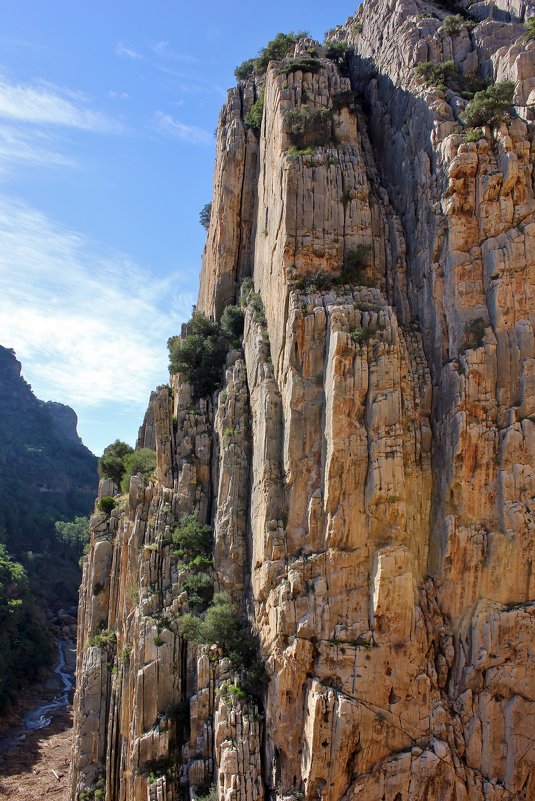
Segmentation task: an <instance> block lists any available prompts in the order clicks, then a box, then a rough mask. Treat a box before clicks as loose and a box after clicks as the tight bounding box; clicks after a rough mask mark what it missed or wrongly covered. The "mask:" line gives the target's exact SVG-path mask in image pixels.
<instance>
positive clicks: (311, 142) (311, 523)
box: [72, 0, 535, 801]
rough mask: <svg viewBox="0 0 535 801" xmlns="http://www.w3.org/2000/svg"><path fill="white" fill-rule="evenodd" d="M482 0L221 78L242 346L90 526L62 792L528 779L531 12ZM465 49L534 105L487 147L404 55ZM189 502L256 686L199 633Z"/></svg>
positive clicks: (408, 800)
mask: <svg viewBox="0 0 535 801" xmlns="http://www.w3.org/2000/svg"><path fill="white" fill-rule="evenodd" d="M476 5H477V6H478V7H481V8H479V12H480V13H478V18H479V19H481V22H479V23H478V24H476V25H475V26H474V25H466V24H465V22H464V21H463V19H464V18H463V19H461V20H460V22H459V21H458V23H457V32H456V33H451V24H450V25H448V24H446V26H444V19H445V18H446V17H447V16H448V12H447V11H445V10H444V9H442V8H440V7H438V6H433V5H431V4H429V3H426V4H424V3H419V2H418V3H417V2H412V0H396V2H395V3H393V4H390V5H387V4H386V3H384V0H366V2H365V3H364V4H363V5H362V6H361V7H360V8H359V10H358V11H357V14H356V15H355V17H353V18H350V19H349V20H348V21H347V22H346V24H345V25H343V26H340V27H339V28H336V29H334V30H333V31H332V32H331V34H330V36H331V38H332V39H334V40H338V41H347V42H349V43H350V44H351V46H352V51H351V54H350V55H349V56H348V58H347V60H346V62H345V67H344V68H342V69H340V67H339V66H337V64H336V63H334V62H333V61H332V60H330V59H328V58H326V57H324V52H323V51H322V50H321V48H319V47H318V45H317V44H314V43H313V42H311V41H310V40H301V42H300V43H299V44H298V45H297V47H296V54H295V56H296V59H301V67H300V66H299V63H298V62H292V61H291V60H286V61H284V62H271V63H270V65H269V67H268V69H267V73H266V75H265V76H263V77H262V78H261V79H258V78H257V79H255V78H252V79H249V80H247V81H245V82H240V83H239V85H238V87H237V88H236V89H233V90H231V91H230V93H229V99H228V103H227V105H226V107H225V108H224V110H223V112H222V115H221V119H220V126H219V131H218V149H217V159H216V171H215V179H214V196H213V204H212V215H211V222H210V228H209V231H208V237H207V244H206V249H205V253H204V256H203V267H202V275H201V286H200V293H199V302H198V308H199V310H200V311H202V312H204V313H206V314H207V315H209V316H211V317H214V318H219V317H220V315H221V312H222V309H223V308H224V307H225V306H226V305H228V304H229V303H235V302H237V301H238V300H239V301H240V302H241V303H242V305H243V308H244V310H245V329H244V335H243V340H242V347H241V349H239V350H232V351H230V353H229V354H228V358H227V363H226V369H225V378H224V381H223V385H222V388H221V391H220V392H217V393H215V394H214V396H213V397H209V398H205V399H201V400H200V401H195V402H194V400H193V396H192V390H191V388H190V387H189V385H188V384H187V383H185V382H184V381H183V380H182V379H181V377H180V376H175V377H174V378H173V386H172V391H170V390H169V388H166V387H163V388H160V389H159V390H158V391H157V393H155V394H154V395H153V397H152V399H151V404H150V410H149V413H148V415H147V417H146V420H145V424H144V426H143V428H142V432H141V434H140V441H139V444H140V445H141V444H147V443H149V445H150V443H152V442H153V443H154V446H155V449H156V456H157V469H156V478H155V481H153V482H149V483H148V485H147V486H145V485H144V483H143V482H142V480H141V479H140V478H136V477H134V478H133V479H132V483H131V486H130V492H129V495H128V497H124V498H121V499H119V502H118V504H117V506H116V508H115V509H114V510H113V511H112V512H111V514H110V515H109V516H106V515H103V514H97V515H95V516H94V517H93V520H92V530H93V536H92V548H91V551H90V554H89V556H88V558H87V560H86V564H85V567H84V582H83V585H82V591H81V599H82V601H81V605H80V617H79V631H80V634H79V654H78V660H79V664H78V676H79V681H78V689H77V696H76V703H75V713H76V724H75V733H76V740H75V746H74V754H75V758H74V767H73V773H72V799H73V801H75V799H79V798H83V797H84V796H83V795H81V794H83V793H84V792H85V793H91V792H94V788H95V787H97V784H98V782H99V780H100V781H101V782H102V783H103V785H104V786H105V793H106V796H105V797H106V799H107V801H130V800H131V799H135V801H145V799H147V800H148V801H172V799H175V798H179V797H182V796H184V795H186V794H187V793H190V797H193V798H195V797H198V796H199V795H201V796H202V795H205V794H206V793H207V791H208V788H209V787H210V785H211V784H212V783H214V784H215V793H217V795H218V797H219V799H220V801H256V799H257V798H265V797H267V796H268V794H269V796H270V797H273V798H277V799H280V800H281V801H282V799H286V801H289V799H290V798H294V799H296V798H303V799H307V801H316V800H317V799H322V801H340V800H341V799H344V801H352V799H355V800H356V799H357V798H358V799H359V800H360V799H364V801H416V799H424V798H425V799H429V801H508V800H509V799H518V800H519V801H528V799H532V798H534V797H535V746H534V744H533V733H532V732H533V719H534V715H535V706H534V701H535V675H534V671H535V661H534V659H535V657H534V654H533V641H534V633H535V629H534V616H535V587H534V579H533V570H532V562H533V558H534V534H535V530H534V529H535V520H534V508H535V505H534V498H535V472H534V461H535V460H534V454H535V377H534V376H535V346H534V328H533V327H534V324H535V246H534V245H535V242H534V237H535V197H534V190H533V164H534V153H533V148H534V142H533V131H534V129H533V123H532V122H531V115H532V111H531V109H530V105H531V103H532V102H533V99H532V93H533V91H534V87H535V43H533V42H528V43H526V42H525V41H521V40H520V37H522V36H523V33H524V30H525V29H524V28H523V27H522V26H521V24H520V23H521V21H522V19H523V18H524V17H525V16H526V15H530V14H531V13H532V12H533V9H532V8H531V7H529V8H528V9H526V8H524V7H523V6H522V7H520V6H518V7H516V6H515V4H512V3H500V4H498V5H497V7H496V9H495V10H494V11H493V12H492V13H491V12H490V10H489V7H488V6H487V5H486V4H485V3H477V4H476ZM484 9H486V12H484ZM447 30H450V33H447V32H446V31H447ZM311 49H312V50H316V56H314V57H313V58H314V59H316V61H315V62H314V63H313V65H312V67H311V68H310V65H309V66H308V67H307V62H306V59H310V56H311V54H310V50H311ZM303 59H305V61H304V62H303ZM450 60H451V61H454V63H455V64H456V65H457V68H458V70H459V71H460V72H461V73H462V74H464V75H465V76H467V77H470V76H473V75H474V74H475V73H476V72H477V71H479V75H480V76H481V77H484V76H487V77H488V78H489V77H494V78H495V79H497V80H506V79H508V80H512V81H514V83H515V95H514V100H515V105H516V110H517V116H515V117H513V118H508V119H507V120H506V121H504V122H503V123H502V124H500V125H497V126H494V128H492V129H491V128H489V127H487V128H484V129H483V130H482V131H481V132H480V134H479V137H478V136H475V137H474V136H472V137H466V136H465V133H464V127H463V123H462V122H461V120H460V117H459V114H460V112H461V110H462V109H463V107H464V106H465V105H466V100H465V99H463V98H462V97H460V95H459V94H457V93H456V92H454V91H453V90H447V91H444V90H442V89H439V88H434V87H431V86H426V85H425V84H424V83H423V82H422V81H421V80H418V79H417V76H416V73H415V69H414V68H415V65H416V64H417V63H419V62H424V61H432V62H444V61H450ZM261 92H263V93H264V111H263V119H262V125H261V128H260V131H259V132H256V133H255V131H254V130H253V129H252V128H251V127H250V126H249V125H248V124H247V123H246V115H247V113H248V112H249V111H250V109H251V106H252V104H253V102H254V101H255V100H256V99H257V98H258V97H259V96H260V93H261ZM473 139H474V140H475V141H471V140H473ZM240 285H241V288H240ZM151 437H153V439H150V438H151ZM192 512H193V513H195V514H196V515H197V518H198V520H199V521H201V522H208V523H210V524H211V525H212V526H213V531H214V550H213V574H214V583H215V588H216V589H217V590H218V591H224V592H226V593H227V594H228V596H229V597H230V598H231V599H232V601H233V603H234V605H235V608H236V609H237V610H238V611H239V613H240V614H241V616H242V620H243V621H244V622H245V621H246V622H247V625H248V626H249V627H250V628H251V630H252V631H254V632H256V633H257V635H258V638H259V648H260V654H261V657H262V659H263V661H264V663H265V665H266V668H267V673H268V676H269V683H268V685H267V687H266V688H265V689H264V691H263V692H261V693H260V694H258V693H257V694H256V695H250V694H249V693H247V692H245V691H243V689H242V684H243V682H244V677H243V676H242V675H240V674H239V671H238V672H237V671H236V668H235V666H234V665H233V663H232V660H230V659H227V658H224V654H223V653H222V652H221V650H220V649H218V647H217V646H216V645H213V646H211V647H210V646H195V645H193V644H192V643H191V642H190V643H188V642H187V641H186V639H185V638H184V637H183V636H182V634H181V622H180V621H181V619H182V616H183V615H184V613H186V612H187V611H188V596H187V592H186V591H185V589H184V576H183V573H181V571H180V569H179V568H177V564H176V559H174V558H173V554H172V547H171V536H170V533H171V531H172V529H173V527H174V526H176V525H177V523H178V522H179V520H180V519H181V518H182V517H183V516H184V515H187V514H190V513H192ZM95 588H98V592H95ZM100 777H102V778H100ZM92 788H93V789H92ZM88 797H91V796H90V795H89V796H88Z"/></svg>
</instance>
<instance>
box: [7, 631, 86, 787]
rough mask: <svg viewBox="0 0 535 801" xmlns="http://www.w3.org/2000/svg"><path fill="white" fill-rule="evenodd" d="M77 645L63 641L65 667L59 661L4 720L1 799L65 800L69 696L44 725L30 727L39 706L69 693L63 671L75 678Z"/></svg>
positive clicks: (69, 710)
mask: <svg viewBox="0 0 535 801" xmlns="http://www.w3.org/2000/svg"><path fill="white" fill-rule="evenodd" d="M74 648H75V644H74V642H68V643H65V644H64V646H63V648H62V653H63V656H64V658H65V663H66V664H65V668H63V666H62V669H61V670H58V664H56V665H55V666H54V667H53V668H52V669H51V671H50V673H49V674H48V676H47V677H45V678H44V679H43V681H41V682H39V683H38V684H35V685H32V686H31V687H29V688H27V689H26V690H25V691H24V692H23V693H21V696H20V699H19V703H18V705H17V707H16V708H15V709H14V710H13V712H12V714H11V715H10V717H9V719H8V720H4V721H3V724H2V722H0V798H2V799H15V798H16V799H24V801H34V799H35V800H36V799H40V798H45V799H46V801H66V799H67V779H68V772H69V764H70V749H71V735H72V708H71V700H72V699H71V698H70V697H69V699H68V703H67V704H66V705H63V706H59V707H58V708H57V709H55V710H53V711H52V712H48V713H47V714H48V715H51V721H50V723H49V724H48V725H46V726H44V727H43V728H35V729H33V730H28V729H27V728H26V725H25V721H26V722H27V721H28V720H29V719H31V720H33V721H35V719H36V715H35V712H36V710H37V711H38V710H40V709H45V708H46V707H49V706H50V705H52V704H53V703H54V700H55V699H57V698H58V696H61V695H62V694H63V693H64V691H65V678H62V675H61V673H62V672H64V673H66V674H67V676H70V677H71V679H72V676H73V673H74V666H75V652H74Z"/></svg>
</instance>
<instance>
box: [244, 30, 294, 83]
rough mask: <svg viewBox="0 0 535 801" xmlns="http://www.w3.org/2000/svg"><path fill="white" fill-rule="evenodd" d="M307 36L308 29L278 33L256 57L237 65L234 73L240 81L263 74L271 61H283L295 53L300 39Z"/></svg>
mask: <svg viewBox="0 0 535 801" xmlns="http://www.w3.org/2000/svg"><path fill="white" fill-rule="evenodd" d="M305 36H308V33H307V32H306V31H300V32H299V33H278V34H277V35H276V36H275V38H274V39H272V40H271V41H270V42H268V43H267V45H266V46H265V47H263V48H262V50H260V52H259V53H258V55H257V56H256V58H249V59H247V60H246V61H243V62H242V63H241V64H240V65H239V66H238V67H236V69H235V70H234V75H235V76H236V78H237V79H238V80H239V81H243V80H246V79H247V78H250V77H252V76H253V75H263V74H264V73H265V71H266V70H267V68H268V64H269V62H270V61H281V60H282V59H283V58H286V56H289V55H290V54H291V53H293V51H294V48H295V45H296V43H297V42H298V41H299V39H302V38H303V37H305Z"/></svg>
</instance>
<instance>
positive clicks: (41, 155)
mask: <svg viewBox="0 0 535 801" xmlns="http://www.w3.org/2000/svg"><path fill="white" fill-rule="evenodd" d="M57 145H58V143H57V142H56V139H55V137H53V136H51V135H48V134H47V133H46V132H44V131H39V130H32V131H26V130H24V128H23V127H19V126H15V125H2V124H0V174H6V173H12V172H15V171H16V170H17V169H18V168H19V167H20V166H21V165H30V166H43V165H44V166H48V167H58V166H61V167H75V166H76V161H75V160H74V159H72V158H71V157H69V156H66V155H65V154H63V153H61V152H60V151H59V149H58V146H57Z"/></svg>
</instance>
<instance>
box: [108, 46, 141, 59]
mask: <svg viewBox="0 0 535 801" xmlns="http://www.w3.org/2000/svg"><path fill="white" fill-rule="evenodd" d="M115 52H116V53H117V55H118V56H124V57H125V58H131V59H132V60H133V61H145V56H143V55H142V54H141V53H138V52H137V50H134V49H133V48H132V47H127V46H126V45H124V44H123V43H122V42H119V43H118V44H117V47H116V48H115Z"/></svg>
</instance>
